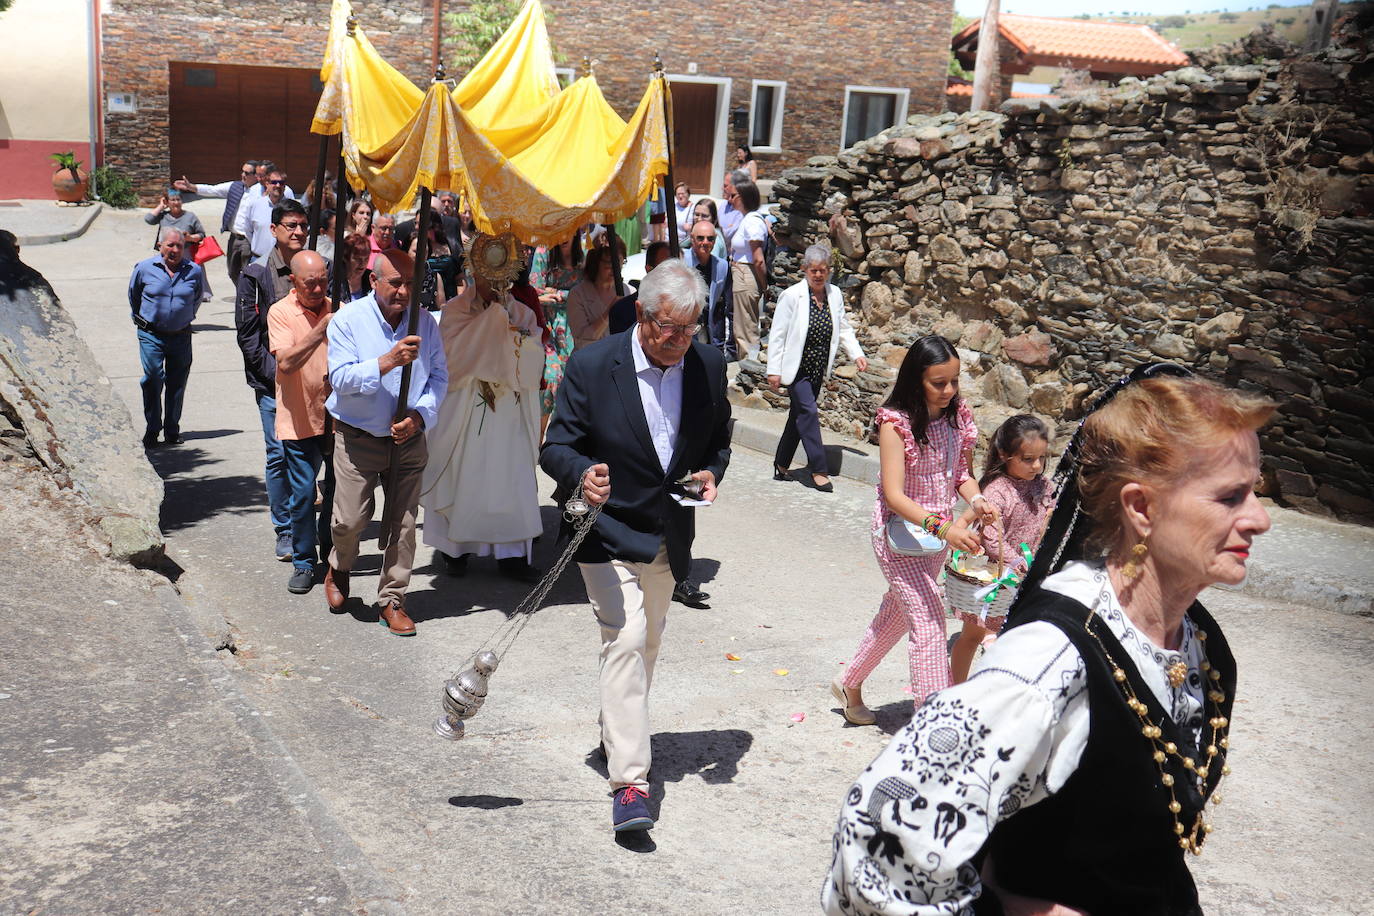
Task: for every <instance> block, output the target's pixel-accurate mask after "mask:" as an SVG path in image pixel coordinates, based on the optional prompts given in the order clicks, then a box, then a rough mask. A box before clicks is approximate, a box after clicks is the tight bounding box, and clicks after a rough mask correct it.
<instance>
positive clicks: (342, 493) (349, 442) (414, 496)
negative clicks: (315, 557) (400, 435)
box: [329, 423, 429, 605]
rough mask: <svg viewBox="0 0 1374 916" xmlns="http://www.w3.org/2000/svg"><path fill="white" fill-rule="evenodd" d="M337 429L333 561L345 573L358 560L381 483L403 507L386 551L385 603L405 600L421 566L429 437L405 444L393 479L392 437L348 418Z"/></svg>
mask: <svg viewBox="0 0 1374 916" xmlns="http://www.w3.org/2000/svg"><path fill="white" fill-rule="evenodd" d="M337 427H338V428H337V429H336V430H335V432H334V523H333V525H332V526H331V527H330V530H331V531H332V532H333V535H334V549H333V550H332V551H330V554H329V565H330V566H333V567H334V568H335V569H337V570H340V571H341V572H347V571H348V570H351V569H352V568H353V564H354V563H355V562H356V561H357V559H358V536H359V535H361V534H362V533H363V529H364V528H366V527H367V525H368V523H369V522H371V521H372V513H373V510H374V509H375V508H376V495H377V494H376V490H377V485H378V484H381V487H382V493H383V495H384V496H385V497H386V499H387V501H388V502H391V501H393V500H394V501H395V505H396V506H397V507H399V510H401V511H402V512H403V514H402V515H401V523H400V534H399V536H397V537H394V538H391V540H390V542H389V543H388V544H387V546H386V548H385V550H384V551H383V552H382V573H381V578H380V580H379V581H378V583H377V601H378V603H379V604H384V605H385V604H388V603H390V602H393V601H395V602H402V603H403V602H404V601H405V594H406V586H408V585H410V571H411V568H412V567H414V565H415V516H416V515H417V514H418V510H419V505H420V475H421V474H422V473H423V472H424V469H425V462H426V461H427V460H428V459H429V449H428V447H427V446H426V444H425V437H424V436H415V437H414V438H412V439H411V440H410V441H409V442H407V443H406V444H405V445H403V446H401V458H400V469H399V473H398V474H397V475H396V479H395V480H394V481H393V480H389V479H387V478H388V472H389V470H390V467H391V439H390V438H389V437H387V438H378V437H376V436H373V435H371V434H369V433H365V432H363V431H362V430H360V429H356V428H354V427H352V426H349V425H348V424H346V423H338V424H337Z"/></svg>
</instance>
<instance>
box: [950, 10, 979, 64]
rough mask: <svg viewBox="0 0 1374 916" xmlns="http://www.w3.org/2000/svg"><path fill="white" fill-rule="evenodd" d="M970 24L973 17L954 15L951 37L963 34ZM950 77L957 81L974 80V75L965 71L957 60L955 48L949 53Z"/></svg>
mask: <svg viewBox="0 0 1374 916" xmlns="http://www.w3.org/2000/svg"><path fill="white" fill-rule="evenodd" d="M970 22H973V17H972V16H960V15H959V14H958V13H955V14H954V21H953V22H952V23H951V24H950V30H949V31H950V35H958V34H959V33H960V32H962V31H963V30H964V28H965V27H966V26H967V25H968V24H969V23H970ZM948 75H949V76H952V77H954V78H955V79H961V80H971V79H973V74H972V73H971V72H970V71H968V70H965V69H964V67H963V65H962V64H960V63H959V58H957V57H955V56H954V49H953V48H951V49H950V52H949V73H948Z"/></svg>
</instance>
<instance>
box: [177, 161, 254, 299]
mask: <svg viewBox="0 0 1374 916" xmlns="http://www.w3.org/2000/svg"><path fill="white" fill-rule="evenodd" d="M258 165H259V163H258V160H256V159H249V160H248V161H246V162H244V164H243V168H242V169H241V170H240V172H239V177H238V178H236V179H235V180H233V181H222V182H220V183H219V184H196V183H195V182H193V181H191V180H190V179H188V178H187V177H186V176H185V175H182V176H181V177H180V178H178V179H177V180H176V181H174V182H172V187H174V188H176V189H177V190H178V191H181V192H183V193H186V194H195V195H197V196H198V197H223V198H224V216H223V218H221V219H220V223H219V231H220V232H227V233H229V240H228V241H227V242H225V244H224V251H225V259H224V260H225V264H226V265H227V266H228V268H229V281H230V282H231V283H233V284H234V285H235V286H237V285H238V282H239V273H240V272H241V271H242V270H243V265H244V263H245V262H246V261H247V260H248V259H247V258H246V257H245V255H247V254H248V246H247V240H246V238H245V236H244V226H246V225H247V217H248V205H249V204H250V203H251V202H252V199H253V198H252V195H251V194H250V193H249V192H251V191H252V190H253V189H255V188H257V187H258ZM240 216H242V219H240Z"/></svg>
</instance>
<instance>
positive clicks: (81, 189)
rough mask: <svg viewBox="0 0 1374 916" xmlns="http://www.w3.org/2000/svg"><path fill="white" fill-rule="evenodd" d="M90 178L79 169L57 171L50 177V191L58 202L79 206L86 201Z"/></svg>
mask: <svg viewBox="0 0 1374 916" xmlns="http://www.w3.org/2000/svg"><path fill="white" fill-rule="evenodd" d="M89 181H90V176H89V175H87V174H86V173H85V172H83V171H82V170H81V169H76V170H72V169H58V170H57V171H56V172H54V173H53V176H52V190H53V193H54V194H56V195H57V199H58V200H63V201H66V202H67V203H70V204H79V203H81V202H82V201H83V200H85V199H86V185H87V184H88V182H89Z"/></svg>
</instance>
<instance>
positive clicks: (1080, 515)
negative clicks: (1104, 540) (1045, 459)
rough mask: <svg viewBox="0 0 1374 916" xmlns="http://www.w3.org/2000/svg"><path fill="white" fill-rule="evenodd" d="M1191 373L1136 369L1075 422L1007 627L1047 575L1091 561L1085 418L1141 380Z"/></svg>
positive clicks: (1160, 367) (1152, 366)
mask: <svg viewBox="0 0 1374 916" xmlns="http://www.w3.org/2000/svg"><path fill="white" fill-rule="evenodd" d="M1192 374H1193V373H1192V372H1191V371H1189V370H1188V369H1185V368H1184V367H1183V366H1176V365H1174V364H1173V363H1146V364H1144V365H1140V366H1137V367H1136V368H1135V369H1134V370H1133V371H1132V372H1131V374H1130V375H1124V376H1122V377H1121V378H1119V379H1117V381H1116V382H1115V383H1113V384H1112V386H1111V387H1109V388H1108V389H1107V390H1106V391H1104V392H1102V394H1100V395H1098V397H1097V400H1095V401H1093V403H1092V406H1091V407H1089V408H1088V411H1087V413H1085V414H1084V415H1083V420H1080V421H1079V423H1078V429H1077V430H1076V431H1075V432H1074V434H1073V438H1072V439H1070V440H1069V444H1068V445H1067V446H1065V448H1064V454H1063V457H1061V458H1060V459H1059V467H1058V468H1056V469H1055V472H1054V477H1053V478H1052V481H1053V483H1054V498H1055V507H1054V512H1053V513H1052V514H1051V515H1050V521H1049V524H1048V525H1047V526H1046V528H1045V536H1044V537H1043V538H1041V540H1040V549H1039V550H1038V551H1036V554H1035V562H1033V563H1032V564H1031V568H1030V569H1029V570H1027V572H1026V578H1025V581H1024V582H1023V583H1022V584H1021V588H1020V590H1019V591H1018V592H1017V595H1016V600H1015V601H1014V602H1013V603H1012V606H1011V608H1010V609H1009V610H1008V611H1007V626H1015V625H1016V623H1018V622H1019V621H1018V619H1017V618H1018V617H1019V616H1024V615H1020V614H1018V611H1020V610H1021V609H1022V608H1024V607H1025V606H1026V605H1027V604H1028V601H1029V598H1030V597H1031V595H1032V594H1034V593H1035V592H1036V591H1038V590H1039V588H1040V583H1042V582H1044V581H1045V577H1046V576H1050V575H1053V574H1054V573H1056V572H1058V571H1059V570H1060V569H1062V568H1063V567H1064V564H1066V563H1068V562H1070V561H1072V560H1086V559H1090V558H1091V557H1090V555H1089V554H1090V551H1089V547H1088V545H1089V543H1090V542H1091V541H1092V536H1093V534H1094V527H1095V526H1094V524H1093V521H1092V518H1091V517H1089V516H1088V515H1087V513H1085V512H1083V500H1082V495H1081V494H1080V493H1079V490H1078V473H1079V469H1080V465H1079V460H1078V458H1079V455H1078V452H1079V449H1080V448H1081V443H1082V439H1083V423H1084V422H1086V421H1087V419H1088V417H1089V416H1091V415H1092V414H1094V413H1096V412H1097V411H1099V410H1101V409H1102V408H1103V407H1105V406H1107V404H1108V403H1109V402H1110V401H1111V400H1112V398H1114V397H1116V396H1117V394H1119V393H1120V392H1121V389H1123V388H1125V387H1126V386H1127V385H1131V384H1134V383H1135V382H1139V381H1142V380H1144V379H1147V378H1158V377H1159V376H1161V375H1173V376H1179V377H1184V376H1189V375H1192Z"/></svg>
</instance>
